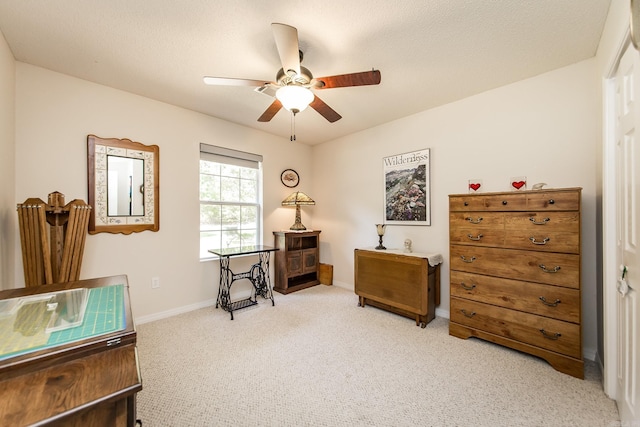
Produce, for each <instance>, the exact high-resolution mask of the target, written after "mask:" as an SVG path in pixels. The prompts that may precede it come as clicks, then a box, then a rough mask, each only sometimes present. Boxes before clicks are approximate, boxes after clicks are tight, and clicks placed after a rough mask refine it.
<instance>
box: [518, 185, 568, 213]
mask: <svg viewBox="0 0 640 427" xmlns="http://www.w3.org/2000/svg"><path fill="white" fill-rule="evenodd" d="M527 209H532V210H539V209H540V210H542V209H543V210H550V211H553V210H555V211H577V210H580V192H579V191H576V190H574V191H549V192H546V191H545V192H539V193H538V192H535V193H528V194H527Z"/></svg>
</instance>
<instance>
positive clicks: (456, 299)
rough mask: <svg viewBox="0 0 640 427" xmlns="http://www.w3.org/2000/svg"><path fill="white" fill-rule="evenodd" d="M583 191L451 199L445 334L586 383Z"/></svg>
mask: <svg viewBox="0 0 640 427" xmlns="http://www.w3.org/2000/svg"><path fill="white" fill-rule="evenodd" d="M580 198H581V189H580V188H567V189H557V190H552V189H549V190H539V191H522V192H508V193H484V194H482V193H479V194H468V195H467V194H459V195H450V196H449V236H450V237H449V240H450V268H451V271H450V273H451V274H450V277H451V287H450V289H451V301H450V310H451V321H450V324H449V334H450V335H453V336H457V337H460V338H469V337H471V336H475V337H478V338H481V339H485V340H488V341H491V342H494V343H497V344H501V345H504V346H507V347H511V348H513V349H516V350H519V351H523V352H526V353H529V354H533V355H535V356H538V357H541V358H543V359H545V360H546V361H547V362H549V363H550V364H551V365H552V366H553V367H554V368H555V369H557V370H558V371H561V372H564V373H567V374H569V375H572V376H575V377H578V378H583V376H584V362H583V359H582V333H581V328H582V326H581V296H580V262H581V257H580Z"/></svg>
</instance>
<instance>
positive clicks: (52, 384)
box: [0, 276, 142, 427]
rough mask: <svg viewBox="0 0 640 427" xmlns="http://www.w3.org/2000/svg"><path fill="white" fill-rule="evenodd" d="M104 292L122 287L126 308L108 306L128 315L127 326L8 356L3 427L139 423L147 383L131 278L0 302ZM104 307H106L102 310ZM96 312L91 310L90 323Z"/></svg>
mask: <svg viewBox="0 0 640 427" xmlns="http://www.w3.org/2000/svg"><path fill="white" fill-rule="evenodd" d="M117 285H123V286H122V287H118V286H117ZM103 287H118V288H119V289H120V290H121V291H122V293H121V294H120V295H121V296H122V298H121V299H116V301H121V303H122V307H117V305H118V304H117V302H114V301H113V300H109V301H113V302H111V303H110V302H109V301H108V302H105V304H106V305H107V306H108V307H109V309H111V308H113V306H116V307H115V309H117V310H119V311H118V312H117V313H118V316H117V317H119V316H120V315H123V316H124V318H123V319H122V322H121V323H122V327H119V328H116V329H117V330H112V331H110V332H107V333H102V334H99V335H94V336H90V337H87V338H80V339H70V340H69V341H68V342H63V343H60V344H54V345H50V344H45V345H42V346H40V347H36V348H33V349H27V350H24V351H21V352H18V353H17V354H14V353H4V355H2V358H1V359H0V425H5V426H26V425H38V426H41V425H64V426H105V427H106V426H133V425H134V424H135V421H136V419H135V418H136V407H135V405H136V403H135V397H136V393H137V392H139V391H140V390H142V382H141V378H140V371H139V367H138V356H137V350H136V330H135V325H134V323H133V318H132V316H131V308H130V304H129V285H128V282H127V277H126V276H113V277H105V278H100V279H89V280H80V281H76V282H68V283H59V284H54V285H42V286H38V287H31V288H22V289H11V290H7V291H2V292H0V302H3V301H4V300H8V299H11V298H18V297H28V296H36V295H38V296H41V294H47V293H50V292H59V291H64V290H69V289H77V288H88V289H97V288H103ZM110 289H113V288H110ZM5 302H6V301H5ZM22 306H24V304H23V305H22ZM22 306H21V307H22ZM103 307H104V304H102V303H101V306H100V309H102V308H103ZM90 310H91V308H90V307H89V306H88V307H87V310H86V313H85V321H87V316H88V315H89V314H90V313H89V311H90ZM97 311H98V310H96V312H97ZM16 317H17V316H16ZM14 328H15V326H14ZM0 332H2V331H0ZM4 332H6V331H4ZM28 333H32V332H28Z"/></svg>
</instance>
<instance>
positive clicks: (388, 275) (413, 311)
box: [354, 249, 442, 328]
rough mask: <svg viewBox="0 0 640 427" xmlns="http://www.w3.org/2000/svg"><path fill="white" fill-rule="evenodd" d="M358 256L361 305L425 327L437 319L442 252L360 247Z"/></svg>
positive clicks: (358, 286) (357, 288)
mask: <svg viewBox="0 0 640 427" xmlns="http://www.w3.org/2000/svg"><path fill="white" fill-rule="evenodd" d="M354 256H355V260H354V270H355V292H356V294H357V295H358V296H359V297H360V298H359V304H360V306H362V307H364V306H365V305H366V304H369V305H373V306H375V307H379V308H382V309H385V310H389V311H392V312H394V313H398V314H401V315H404V316H407V317H410V318H412V319H415V321H416V325H420V326H421V327H423V328H424V327H425V326H426V325H427V323H429V322H430V321H431V320H433V318H434V317H435V312H436V305H439V304H440V263H441V262H442V256H441V255H438V254H434V255H426V254H415V253H409V254H405V253H401V252H399V251H393V250H388V251H385V250H365V249H356V250H355V255H354ZM430 263H431V264H434V265H430Z"/></svg>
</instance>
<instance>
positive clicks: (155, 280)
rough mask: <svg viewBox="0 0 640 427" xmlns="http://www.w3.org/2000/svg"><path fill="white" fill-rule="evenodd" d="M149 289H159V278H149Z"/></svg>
mask: <svg viewBox="0 0 640 427" xmlns="http://www.w3.org/2000/svg"><path fill="white" fill-rule="evenodd" d="M151 287H152V288H153V289H157V288H159V287H160V278H159V277H152V278H151Z"/></svg>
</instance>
